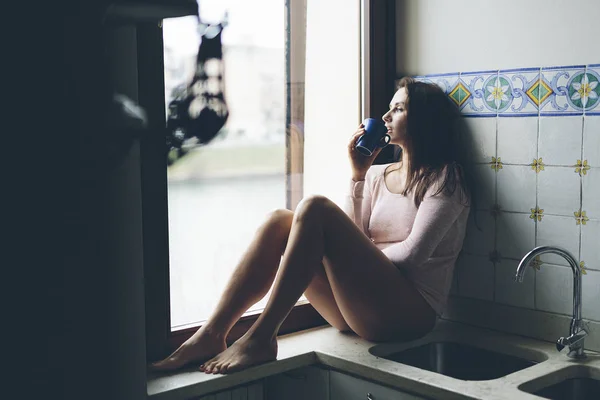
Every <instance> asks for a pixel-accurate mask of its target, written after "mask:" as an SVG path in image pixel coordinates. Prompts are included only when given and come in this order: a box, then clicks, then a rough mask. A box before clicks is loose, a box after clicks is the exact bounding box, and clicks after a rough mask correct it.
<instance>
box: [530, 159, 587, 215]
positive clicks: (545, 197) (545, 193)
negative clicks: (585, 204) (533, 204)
mask: <svg viewBox="0 0 600 400" xmlns="http://www.w3.org/2000/svg"><path fill="white" fill-rule="evenodd" d="M580 184H581V177H580V176H579V174H577V173H576V172H575V171H574V170H573V168H569V167H546V168H545V169H544V171H542V172H540V173H539V174H538V205H539V207H540V208H542V209H543V210H544V213H545V214H559V215H573V211H574V210H579V204H580V201H581V199H580Z"/></svg>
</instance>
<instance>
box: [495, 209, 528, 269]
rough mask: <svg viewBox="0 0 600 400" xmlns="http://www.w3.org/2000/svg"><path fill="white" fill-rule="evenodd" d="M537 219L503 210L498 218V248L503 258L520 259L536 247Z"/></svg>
mask: <svg viewBox="0 0 600 400" xmlns="http://www.w3.org/2000/svg"><path fill="white" fill-rule="evenodd" d="M535 224H536V221H535V220H532V219H530V218H529V215H527V214H520V213H519V214H517V213H505V212H501V213H500V214H498V217H497V218H496V235H497V244H496V248H497V250H498V252H499V253H500V256H501V257H502V259H504V258H512V259H516V260H520V259H521V258H523V257H524V256H525V254H527V253H528V252H529V251H531V250H532V249H533V248H534V247H535Z"/></svg>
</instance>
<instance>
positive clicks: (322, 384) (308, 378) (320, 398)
mask: <svg viewBox="0 0 600 400" xmlns="http://www.w3.org/2000/svg"><path fill="white" fill-rule="evenodd" d="M264 385H265V399H264V400H304V399H310V400H328V399H329V371H328V370H327V369H324V368H320V367H317V366H310V367H304V368H298V369H295V370H293V371H289V372H285V373H283V374H279V375H275V376H271V377H268V378H266V379H265V381H264Z"/></svg>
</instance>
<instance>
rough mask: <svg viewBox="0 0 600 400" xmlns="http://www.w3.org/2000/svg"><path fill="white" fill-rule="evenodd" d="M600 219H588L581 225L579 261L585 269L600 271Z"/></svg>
mask: <svg viewBox="0 0 600 400" xmlns="http://www.w3.org/2000/svg"><path fill="white" fill-rule="evenodd" d="M599 242H600V220H589V221H587V222H586V224H585V225H583V226H581V261H584V262H585V266H586V269H588V270H589V269H595V270H598V271H600V246H599ZM598 305H599V307H600V303H598Z"/></svg>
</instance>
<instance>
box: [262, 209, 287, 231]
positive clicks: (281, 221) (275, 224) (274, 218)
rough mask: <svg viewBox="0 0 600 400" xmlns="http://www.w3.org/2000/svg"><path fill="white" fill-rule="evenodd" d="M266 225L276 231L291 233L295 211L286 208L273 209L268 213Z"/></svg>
mask: <svg viewBox="0 0 600 400" xmlns="http://www.w3.org/2000/svg"><path fill="white" fill-rule="evenodd" d="M265 220H266V222H265V225H266V227H267V228H268V229H273V230H274V231H275V232H279V233H286V234H289V231H290V229H291V226H292V221H293V220H294V213H293V212H291V211H290V210H286V209H284V208H282V209H277V210H273V211H271V212H270V213H269V214H267V217H266V219H265Z"/></svg>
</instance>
